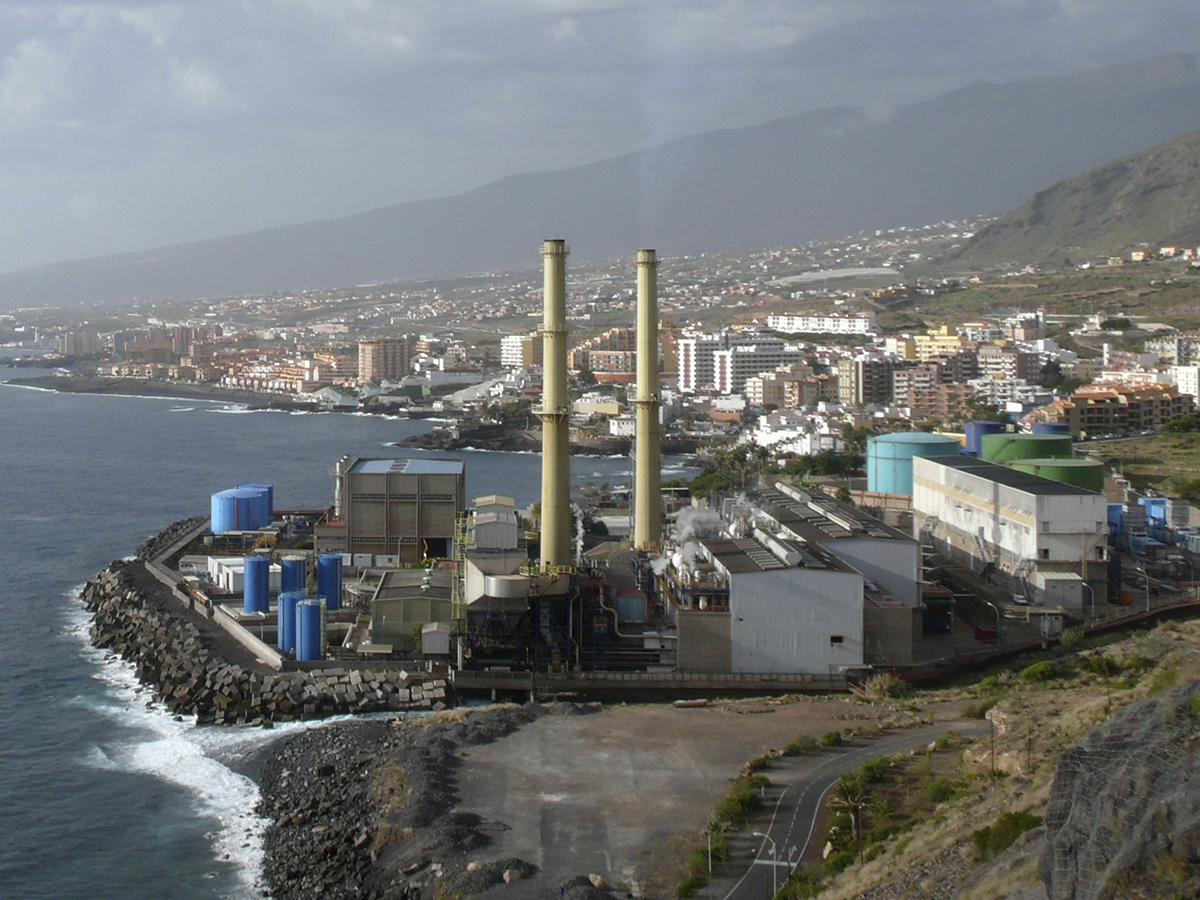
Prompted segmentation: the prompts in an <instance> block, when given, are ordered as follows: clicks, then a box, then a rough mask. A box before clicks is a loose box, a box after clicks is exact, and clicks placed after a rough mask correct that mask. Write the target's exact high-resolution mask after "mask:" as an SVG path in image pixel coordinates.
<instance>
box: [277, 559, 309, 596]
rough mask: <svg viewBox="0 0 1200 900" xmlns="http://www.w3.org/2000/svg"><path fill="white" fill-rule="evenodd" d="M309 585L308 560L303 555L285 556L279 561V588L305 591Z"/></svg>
mask: <svg viewBox="0 0 1200 900" xmlns="http://www.w3.org/2000/svg"><path fill="white" fill-rule="evenodd" d="M307 587H308V560H307V559H306V558H305V557H303V556H285V557H284V558H283V559H282V560H280V562H279V590H281V591H303V590H305V589H306V588H307Z"/></svg>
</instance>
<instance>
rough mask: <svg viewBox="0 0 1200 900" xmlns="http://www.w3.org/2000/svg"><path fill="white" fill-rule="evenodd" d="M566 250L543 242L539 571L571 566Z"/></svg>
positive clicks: (559, 244) (557, 242) (556, 243)
mask: <svg viewBox="0 0 1200 900" xmlns="http://www.w3.org/2000/svg"><path fill="white" fill-rule="evenodd" d="M569 252H570V251H569V250H568V249H567V244H566V241H560V240H554V241H545V242H544V243H543V244H542V259H543V260H544V261H545V262H544V286H545V288H544V325H543V327H542V351H543V353H542V357H543V358H542V407H541V409H539V410H537V416H538V418H540V419H541V420H542V568H543V569H546V568H549V567H551V566H569V565H571V511H570V493H571V469H570V464H569V462H568V460H569V452H568V445H567V438H568V435H567V417H568V415H569V413H570V402H571V401H570V397H569V396H568V394H567V254H568V253H569Z"/></svg>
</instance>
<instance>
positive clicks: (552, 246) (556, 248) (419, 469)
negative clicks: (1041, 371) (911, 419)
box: [178, 240, 1187, 693]
mask: <svg viewBox="0 0 1200 900" xmlns="http://www.w3.org/2000/svg"><path fill="white" fill-rule="evenodd" d="M541 255H542V259H543V269H544V282H543V285H544V286H543V292H544V300H543V316H544V319H543V327H542V330H541V335H542V342H543V344H542V353H541V358H542V360H543V365H544V378H543V385H542V392H541V397H540V404H539V405H538V406H537V407H536V408H535V410H534V413H535V415H536V417H537V419H538V420H539V421H540V423H541V440H542V452H541V456H542V479H541V501H540V508H539V510H538V511H537V512H536V513H535V511H534V510H532V509H531V510H521V509H518V508H517V505H516V503H515V501H514V500H513V499H512V498H510V497H506V496H504V495H503V494H501V493H495V494H491V495H488V496H484V497H478V498H474V499H473V500H471V501H468V498H467V494H466V487H465V484H466V480H465V465H466V464H465V462H464V461H463V460H461V459H448V458H447V459H439V458H430V457H420V458H388V459H363V458H353V457H344V458H342V459H340V460H338V461H337V462H336V463H335V464H334V465H333V467H332V469H331V471H330V475H331V476H332V478H333V481H334V487H333V502H332V504H331V505H330V506H329V507H327V508H324V509H318V510H290V511H279V510H276V509H275V505H274V491H273V488H272V486H271V485H266V484H244V485H239V486H237V487H235V488H233V489H231V490H227V491H221V492H218V493H216V494H214V495H213V497H212V515H211V518H210V520H209V524H208V527H207V529H205V530H204V534H203V535H202V536H201V535H199V534H197V536H196V539H195V541H193V543H192V544H191V545H190V546H189V547H188V548H187V549H186V550H185V551H184V552H183V553H181V554H180V555H179V556H178V573H179V575H180V576H181V578H182V580H183V584H184V587H185V589H186V590H187V591H188V593H189V595H190V596H191V597H192V598H193V600H194V601H195V602H196V603H198V604H199V605H201V606H202V607H203V608H205V609H206V610H207V611H208V614H209V615H210V616H212V617H214V618H216V619H218V620H219V621H220V622H221V623H222V625H223V626H224V627H226V628H227V629H228V630H230V631H231V632H232V633H234V634H235V635H237V636H238V637H239V639H240V640H242V641H243V643H245V644H246V645H247V646H251V647H253V648H254V649H255V652H256V653H258V654H259V658H261V659H266V660H268V661H271V662H273V663H274V664H275V665H276V666H277V667H279V668H288V667H292V666H308V667H312V666H321V665H341V666H346V665H356V664H361V665H367V664H372V665H377V664H379V663H380V662H381V661H382V662H385V663H386V664H388V665H391V664H392V663H393V662H403V663H404V664H405V665H420V666H424V667H427V668H428V669H429V670H430V671H438V672H441V671H445V672H446V673H448V677H449V678H450V680H451V682H452V683H453V684H455V686H456V687H459V688H461V689H464V690H470V689H491V690H492V692H493V693H495V692H496V691H497V690H501V691H502V690H512V689H525V688H526V687H528V689H529V690H535V689H536V686H537V680H538V679H539V678H540V679H541V687H542V689H544V690H549V691H555V690H577V691H584V690H590V689H600V688H602V687H603V686H605V685H609V686H617V687H620V688H621V689H634V688H638V687H645V688H652V689H678V690H700V691H703V690H738V689H771V688H778V687H781V686H785V687H787V688H788V689H793V690H794V689H804V687H805V686H810V687H812V688H814V689H826V688H829V687H831V686H832V687H838V686H843V685H845V684H847V683H852V682H854V681H857V680H861V679H862V678H865V677H867V676H868V675H869V674H870V673H871V672H872V671H875V670H884V671H888V672H891V673H895V674H898V675H901V676H906V677H922V676H926V675H930V674H936V673H937V672H939V671H943V670H945V669H947V668H950V667H954V666H958V665H962V664H964V663H965V662H969V661H971V660H975V659H980V658H985V657H986V656H987V655H989V654H991V653H993V652H995V651H996V650H997V649H1000V648H999V647H998V644H999V642H1000V638H1001V630H1002V628H1003V629H1004V630H1005V631H1006V632H1007V633H1008V634H1009V635H1010V643H1011V642H1012V641H1013V640H1015V641H1016V642H1017V643H1018V644H1019V643H1020V642H1022V641H1026V642H1029V641H1033V642H1037V641H1045V640H1047V639H1052V638H1054V637H1056V636H1057V635H1058V634H1059V633H1061V631H1062V628H1063V627H1064V624H1065V623H1069V622H1071V621H1073V620H1082V621H1086V620H1087V618H1088V617H1089V615H1090V616H1091V618H1092V619H1093V621H1094V620H1095V618H1096V613H1097V607H1098V606H1100V605H1104V606H1105V607H1108V606H1109V605H1111V604H1117V603H1119V602H1121V598H1122V597H1124V596H1125V595H1126V594H1127V592H1126V591H1124V590H1123V587H1122V584H1121V581H1122V575H1121V569H1120V564H1119V562H1120V553H1119V551H1118V549H1117V544H1118V543H1119V541H1120V540H1121V535H1122V533H1123V528H1124V523H1126V521H1127V516H1128V517H1129V518H1131V519H1132V520H1134V521H1131V522H1130V527H1131V528H1132V527H1136V525H1137V523H1138V522H1142V521H1146V519H1145V518H1144V517H1143V518H1142V519H1138V518H1137V517H1136V516H1133V515H1132V514H1127V513H1125V512H1124V510H1125V509H1126V505H1122V504H1112V503H1109V501H1108V499H1107V498H1106V497H1105V495H1104V493H1103V491H1104V486H1105V476H1104V471H1103V467H1102V465H1101V463H1100V462H1099V461H1096V460H1091V459H1085V458H1080V457H1076V456H1075V455H1074V446H1073V442H1072V438H1071V435H1070V434H1069V433H1066V432H1067V429H1066V428H1064V427H1062V426H1060V425H1054V424H1039V425H1038V426H1037V429H1036V430H1037V433H1021V432H1019V431H1017V429H1016V427H1015V426H1014V425H1012V424H1011V423H1005V422H970V423H967V425H966V426H965V428H964V429H963V432H962V433H961V434H939V433H926V432H904V433H896V434H883V435H877V436H874V437H872V438H871V439H870V440H869V442H868V445H867V460H866V468H867V479H866V484H865V490H860V491H858V498H859V501H860V503H859V506H855V505H854V504H853V503H848V502H843V501H844V500H845V499H846V498H845V497H844V496H843V498H842V500H838V499H834V497H832V496H830V495H829V494H828V493H826V492H825V491H824V490H822V489H820V488H819V487H817V486H815V485H812V484H808V483H802V484H795V483H792V482H790V481H789V480H787V479H775V478H766V479H760V480H758V481H757V482H756V483H754V484H751V485H747V486H746V489H745V490H744V491H742V492H740V493H738V494H736V495H733V496H724V497H714V498H712V500H711V502H707V501H705V502H701V501H693V504H692V505H691V506H687V507H684V508H682V509H680V510H679V511H678V512H676V513H675V514H674V515H672V516H670V517H665V516H664V512H663V491H662V484H661V453H662V451H661V431H660V426H661V416H660V413H661V405H662V404H661V391H660V384H659V380H660V376H659V371H660V356H659V354H660V343H659V337H658V322H659V319H658V304H657V285H656V270H657V265H658V261H657V257H656V254H655V251H653V250H641V251H639V252H638V254H637V257H636V266H637V304H636V306H637V330H636V383H635V385H634V391H633V392H632V396H631V398H630V400H631V404H632V406H633V409H634V412H635V431H634V441H633V445H632V460H631V463H632V464H631V472H632V485H631V494H632V497H631V504H630V519H631V533H630V536H629V538H628V539H625V540H616V539H614V540H609V541H604V542H601V543H599V544H598V545H596V544H595V543H594V542H593V544H592V545H591V546H589V547H586V548H585V545H584V542H583V541H582V539H581V535H582V523H581V521H580V519H581V517H582V512H581V511H580V510H579V509H578V508H577V507H575V506H574V504H573V502H572V499H571V487H572V479H571V458H570V454H569V450H568V423H569V415H570V408H571V401H570V395H569V393H568V383H569V382H568V355H567V353H568V340H567V338H568V330H567V321H568V320H567V315H566V309H567V303H566V293H567V292H566V261H567V258H568V255H569V250H568V248H567V246H566V244H565V242H564V241H561V240H547V241H545V242H544V244H543V245H542V250H541ZM875 507H878V509H874V508H875ZM1114 507H1115V509H1114ZM1134 508H1135V509H1137V510H1141V509H1143V508H1145V509H1146V510H1147V511H1148V512H1149V511H1150V510H1151V509H1152V508H1153V509H1154V510H1155V514H1157V507H1153V504H1151V506H1149V507H1146V506H1145V505H1144V504H1138V503H1136V502H1135V503H1134ZM872 509H874V513H873V512H872V511H871V510H872ZM1164 515H1165V513H1164ZM1114 523H1116V524H1114ZM1181 533H1182V534H1184V537H1185V539H1186V537H1187V534H1186V530H1185V531H1182V532H1181ZM201 539H202V541H203V548H201V543H200V542H201ZM1171 539H1172V540H1174V539H1175V538H1174V536H1172V538H1171ZM1145 540H1146V539H1145V538H1144V537H1143V544H1144V543H1145ZM1146 579H1147V584H1146V593H1147V596H1149V592H1150V584H1149V576H1148V575H1147V576H1146ZM1110 601H1111V604H1110ZM1004 620H1007V621H1004ZM985 626H986V627H985ZM1014 634H1015V635H1016V637H1015V638H1013V637H1012V635H1014Z"/></svg>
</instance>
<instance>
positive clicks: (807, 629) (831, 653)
mask: <svg viewBox="0 0 1200 900" xmlns="http://www.w3.org/2000/svg"><path fill="white" fill-rule="evenodd" d="M722 518H723V520H724V528H723V531H722V534H721V535H720V536H719V537H708V538H698V539H696V540H694V541H689V542H686V543H685V544H684V545H683V547H682V548H680V550H679V551H678V552H676V553H675V554H673V557H672V565H671V566H670V567H668V568H667V569H666V571H664V573H663V574H662V576H660V584H661V587H662V592H663V596H664V599H665V600H666V609H667V614H668V617H669V618H670V620H671V621H672V623H673V624H674V625H675V627H676V628H677V631H678V662H679V669H680V671H682V672H692V673H710V674H715V673H722V672H729V673H806V674H813V675H838V674H842V673H844V672H846V671H847V670H850V669H854V668H858V667H861V666H864V665H907V664H910V663H911V662H912V658H913V657H912V653H913V641H914V638H915V636H916V635H917V634H919V633H920V630H921V612H922V609H921V582H920V571H921V570H920V565H921V556H920V545H919V544H918V543H917V542H916V541H915V540H914V539H913V538H911V537H909V536H908V535H906V534H903V533H902V532H899V531H897V530H895V529H893V528H889V527H888V526H886V525H884V524H883V523H881V522H878V521H877V520H875V519H873V518H871V517H870V516H867V515H866V514H864V513H862V512H860V511H859V510H857V509H855V508H854V507H853V506H850V505H848V504H843V503H839V502H838V501H836V500H833V499H832V498H828V497H826V496H824V495H822V494H809V493H808V492H805V491H801V490H798V489H796V488H794V487H792V486H790V485H787V484H782V483H780V484H776V485H775V486H774V487H773V488H769V489H767V490H763V491H757V492H752V493H751V494H749V495H748V496H746V497H744V498H740V497H739V498H737V499H736V500H732V499H731V500H730V501H727V502H726V503H725V504H724V505H723V508H722Z"/></svg>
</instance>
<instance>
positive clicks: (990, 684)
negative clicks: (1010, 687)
mask: <svg viewBox="0 0 1200 900" xmlns="http://www.w3.org/2000/svg"><path fill="white" fill-rule="evenodd" d="M978 687H979V688H980V689H981V690H985V691H994V690H995V689H996V688H998V687H1000V679H999V678H997V677H996V676H995V675H989V676H988V677H987V678H984V679H982V680H981V681H980V682H979V685H978Z"/></svg>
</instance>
